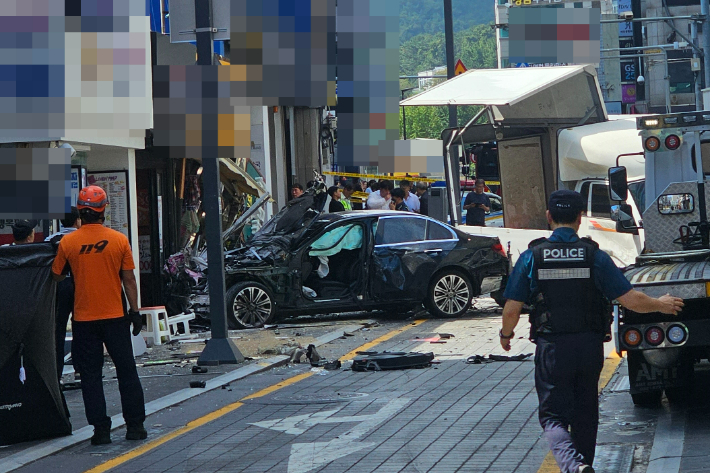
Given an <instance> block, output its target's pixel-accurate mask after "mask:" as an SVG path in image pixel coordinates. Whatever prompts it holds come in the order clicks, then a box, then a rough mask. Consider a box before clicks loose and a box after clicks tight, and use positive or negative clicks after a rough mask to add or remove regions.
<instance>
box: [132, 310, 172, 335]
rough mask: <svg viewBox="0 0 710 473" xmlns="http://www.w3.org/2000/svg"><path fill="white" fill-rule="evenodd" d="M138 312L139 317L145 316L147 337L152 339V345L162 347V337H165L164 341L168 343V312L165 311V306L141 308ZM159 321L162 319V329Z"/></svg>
mask: <svg viewBox="0 0 710 473" xmlns="http://www.w3.org/2000/svg"><path fill="white" fill-rule="evenodd" d="M138 312H140V314H141V315H145V319H146V322H147V323H148V334H147V336H148V337H149V338H152V339H153V345H162V344H163V342H162V338H163V337H166V340H167V341H170V325H169V323H168V312H167V311H166V310H165V306H162V305H161V306H156V307H142V308H141V309H139V310H138ZM160 319H163V327H164V328H163V329H161V328H160Z"/></svg>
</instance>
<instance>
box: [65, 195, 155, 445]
mask: <svg viewBox="0 0 710 473" xmlns="http://www.w3.org/2000/svg"><path fill="white" fill-rule="evenodd" d="M107 203H108V198H107V196H106V192H105V191H104V190H103V189H102V188H100V187H98V186H88V187H85V188H83V189H81V191H80V192H79V198H78V200H77V205H76V207H77V209H78V210H79V214H80V215H81V222H82V225H81V228H79V229H77V230H76V231H74V232H72V233H70V234H68V235H66V236H64V237H63V238H62V239H61V241H60V242H59V248H58V250H57V257H56V259H55V260H54V264H53V265H52V273H53V274H52V277H53V278H54V279H55V280H56V281H61V280H62V279H64V277H65V275H66V274H67V272H68V271H71V274H72V277H73V278H74V284H75V298H74V311H73V318H72V332H73V333H72V335H73V342H72V358H73V360H74V364H75V367H76V368H77V371H78V372H79V373H80V374H81V392H82V396H83V398H84V410H85V412H86V418H87V420H88V421H89V424H91V425H93V426H94V435H93V437H91V443H92V444H93V445H101V444H107V443H111V418H110V417H109V416H107V415H106V399H105V397H104V389H103V380H102V369H103V364H104V350H103V347H104V345H105V346H106V349H107V350H108V353H109V355H110V356H111V359H112V360H113V363H114V365H115V366H116V374H117V377H118V389H119V391H120V393H121V406H122V408H123V418H124V419H125V420H126V426H127V429H126V439H127V440H143V439H145V438H147V436H148V433H147V432H146V430H145V428H144V427H143V422H144V421H145V401H144V398H143V388H142V386H141V382H140V379H139V378H138V372H137V370H136V363H135V359H134V357H133V346H132V344H131V330H130V324H133V334H134V335H138V333H140V330H141V326H142V321H141V316H140V314H139V313H138V287H137V284H136V277H135V274H134V273H133V270H134V269H135V265H134V263H133V255H132V253H131V248H130V246H129V244H128V238H126V236H125V235H123V234H122V233H120V232H117V231H115V230H112V229H110V228H107V227H104V226H103V222H104V211H105V209H106V204H107ZM122 284H123V287H124V288H125V290H126V295H127V297H128V304H129V306H130V310H129V311H128V316H126V314H125V309H124V304H123V292H122V290H121V285H122Z"/></svg>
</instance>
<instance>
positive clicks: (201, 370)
mask: <svg viewBox="0 0 710 473" xmlns="http://www.w3.org/2000/svg"><path fill="white" fill-rule="evenodd" d="M192 372H193V373H195V374H197V373H207V368H205V367H204V366H193V367H192Z"/></svg>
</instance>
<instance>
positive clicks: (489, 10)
mask: <svg viewBox="0 0 710 473" xmlns="http://www.w3.org/2000/svg"><path fill="white" fill-rule="evenodd" d="M382 1H389V0H382ZM452 7H453V19H454V32H456V31H463V30H467V29H469V28H471V27H472V26H475V25H482V24H483V25H487V24H490V23H493V20H494V14H493V8H494V1H493V0H453V1H452ZM443 32H444V2H443V0H400V12H399V41H400V44H404V43H405V42H406V41H408V40H410V39H412V38H413V37H414V36H417V35H420V34H437V33H442V34H443Z"/></svg>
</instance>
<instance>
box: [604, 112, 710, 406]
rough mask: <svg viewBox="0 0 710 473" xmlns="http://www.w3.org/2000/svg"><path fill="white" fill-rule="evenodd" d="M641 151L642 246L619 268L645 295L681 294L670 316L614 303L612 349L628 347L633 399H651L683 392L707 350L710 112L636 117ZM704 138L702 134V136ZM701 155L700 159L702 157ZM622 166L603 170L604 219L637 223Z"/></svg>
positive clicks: (628, 226) (631, 227)
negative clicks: (607, 211)
mask: <svg viewBox="0 0 710 473" xmlns="http://www.w3.org/2000/svg"><path fill="white" fill-rule="evenodd" d="M637 129H638V130H639V135H640V136H641V138H642V143H643V147H644V156H645V170H646V184H645V193H644V194H645V196H644V199H643V200H644V206H643V208H644V210H643V213H642V222H643V228H644V232H643V237H644V248H645V249H644V253H643V254H641V255H639V256H638V257H637V258H636V261H635V264H633V265H631V266H629V267H627V268H626V269H625V272H624V274H625V276H626V277H627V279H628V280H629V282H631V284H632V285H633V286H634V288H635V289H637V290H639V291H641V292H644V293H646V294H648V295H649V296H652V297H659V296H661V295H663V294H667V293H669V294H671V295H675V296H678V297H682V298H683V299H684V300H685V308H684V310H683V311H682V312H681V313H680V314H679V315H678V316H672V315H663V314H660V313H651V314H638V313H634V312H632V311H630V310H627V309H623V308H620V307H618V306H616V308H615V322H614V330H615V332H616V343H617V347H616V348H617V351H618V352H619V354H622V352H624V351H626V352H628V367H629V384H630V390H631V395H632V397H633V400H634V403H636V404H644V405H645V404H656V403H658V402H659V401H660V399H661V395H662V393H663V391H665V393H666V397H667V398H668V399H669V400H671V401H673V400H675V398H678V397H682V396H683V395H684V394H685V393H687V392H688V386H690V385H691V384H692V380H693V371H694V363H695V362H696V361H697V360H702V359H705V358H708V357H709V356H710V244H709V242H708V233H709V227H708V223H707V211H706V202H707V201H708V198H710V195H708V192H707V190H708V189H710V187H708V186H707V184H706V183H707V177H706V171H707V172H710V167H709V166H708V165H704V161H706V160H707V159H708V158H710V156H708V153H705V156H703V153H702V152H701V149H702V142H703V140H704V136H703V135H704V134H705V133H707V132H710V112H687V113H676V114H668V115H653V116H645V117H640V118H638V119H637ZM707 139H708V141H709V142H710V133H708V136H707ZM702 158H705V159H702ZM629 191H630V186H629V185H628V183H627V182H626V169H625V168H624V167H618V166H617V167H614V168H611V169H610V170H609V198H610V200H611V201H613V202H614V205H613V206H612V218H613V219H615V220H616V223H617V228H620V229H622V231H632V232H633V231H637V230H638V229H639V227H640V225H639V222H638V219H637V218H636V216H635V215H633V214H634V211H633V208H632V206H631V205H630V202H629V201H630V200H631V199H629V196H630V192H629Z"/></svg>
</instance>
